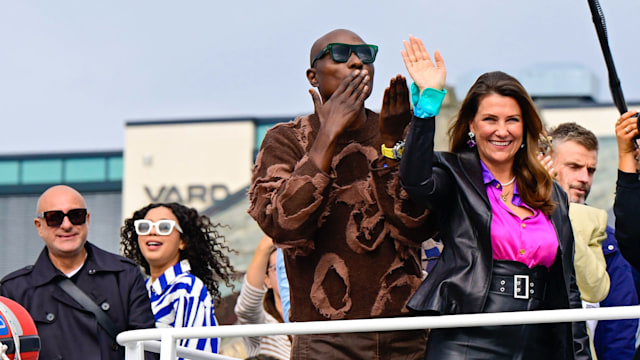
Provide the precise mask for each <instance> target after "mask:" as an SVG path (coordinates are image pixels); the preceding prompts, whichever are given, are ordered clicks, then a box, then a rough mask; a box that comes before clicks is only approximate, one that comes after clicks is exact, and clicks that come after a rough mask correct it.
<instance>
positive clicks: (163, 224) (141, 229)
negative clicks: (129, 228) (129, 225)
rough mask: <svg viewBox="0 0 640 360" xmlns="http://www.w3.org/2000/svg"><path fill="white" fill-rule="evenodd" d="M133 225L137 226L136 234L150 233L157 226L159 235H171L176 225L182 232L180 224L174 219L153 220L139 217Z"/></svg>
mask: <svg viewBox="0 0 640 360" xmlns="http://www.w3.org/2000/svg"><path fill="white" fill-rule="evenodd" d="M133 226H134V227H135V228H136V234H138V235H149V233H150V232H151V229H152V228H153V227H154V226H155V227H156V233H157V234H158V235H169V234H171V232H172V231H173V228H174V227H175V228H176V230H178V231H179V232H182V229H181V228H180V225H178V223H176V222H175V221H173V220H158V221H156V222H153V221H151V220H147V219H139V220H136V221H134V222H133Z"/></svg>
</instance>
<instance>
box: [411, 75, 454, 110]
mask: <svg viewBox="0 0 640 360" xmlns="http://www.w3.org/2000/svg"><path fill="white" fill-rule="evenodd" d="M445 95H447V90H446V89H442V90H437V89H434V88H426V89H424V90H422V93H420V89H419V88H418V85H416V83H411V102H412V103H413V114H414V115H415V116H417V117H419V118H430V117H433V116H436V115H438V114H439V113H440V107H441V106H442V101H444V96H445Z"/></svg>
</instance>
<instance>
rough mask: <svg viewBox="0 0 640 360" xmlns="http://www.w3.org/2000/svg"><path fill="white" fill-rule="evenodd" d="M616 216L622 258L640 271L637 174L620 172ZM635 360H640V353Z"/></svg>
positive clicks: (639, 201)
mask: <svg viewBox="0 0 640 360" xmlns="http://www.w3.org/2000/svg"><path fill="white" fill-rule="evenodd" d="M613 213H614V214H615V216H616V240H617V241H618V244H619V245H620V252H621V253H622V256H624V258H625V259H626V260H627V261H628V262H629V264H631V266H633V267H634V268H635V269H636V270H638V271H640V226H638V224H639V222H638V220H639V219H640V180H639V179H638V174H636V173H625V172H622V171H620V170H618V181H617V183H616V200H615V203H614V204H613ZM634 359H639V360H640V351H636V354H635V356H634Z"/></svg>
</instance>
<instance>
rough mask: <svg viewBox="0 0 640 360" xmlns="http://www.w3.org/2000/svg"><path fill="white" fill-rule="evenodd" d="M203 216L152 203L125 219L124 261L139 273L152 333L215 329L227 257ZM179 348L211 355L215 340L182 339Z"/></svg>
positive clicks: (229, 271)
mask: <svg viewBox="0 0 640 360" xmlns="http://www.w3.org/2000/svg"><path fill="white" fill-rule="evenodd" d="M219 226H220V225H218V224H216V225H214V224H212V223H211V221H210V219H209V218H208V217H207V216H204V215H199V214H198V211H197V210H195V209H192V208H188V207H186V206H184V205H181V204H178V203H153V204H150V205H148V206H146V207H144V208H142V209H140V210H138V211H136V212H134V214H133V216H132V217H131V218H129V219H126V220H125V222H124V226H123V227H122V229H121V239H122V240H121V244H122V247H123V252H124V255H125V256H126V257H128V258H130V259H132V260H133V261H135V262H136V263H137V264H138V265H140V266H141V267H143V268H144V271H145V273H146V274H147V275H149V278H148V279H147V280H146V287H147V291H148V293H149V298H150V299H151V308H152V310H153V314H154V316H155V319H156V326H157V327H159V328H160V327H176V328H181V327H194V326H216V325H217V321H216V318H215V316H214V301H218V300H220V296H221V295H220V283H221V282H224V283H225V284H226V286H228V287H231V288H233V284H232V283H231V281H232V275H233V273H234V269H233V266H232V265H231V264H230V262H229V257H228V256H227V255H226V253H228V252H233V250H231V249H230V248H229V247H228V246H227V245H226V244H225V241H224V236H222V235H221V234H220V233H219V232H218V227H219ZM178 345H179V346H184V347H187V348H191V349H196V350H203V351H207V352H211V353H217V352H218V348H219V340H218V339H216V338H212V339H182V340H181V341H180V342H179V343H178Z"/></svg>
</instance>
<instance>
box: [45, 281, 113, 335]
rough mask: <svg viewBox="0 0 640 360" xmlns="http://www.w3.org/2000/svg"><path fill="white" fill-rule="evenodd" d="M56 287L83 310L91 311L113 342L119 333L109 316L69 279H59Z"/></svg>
mask: <svg viewBox="0 0 640 360" xmlns="http://www.w3.org/2000/svg"><path fill="white" fill-rule="evenodd" d="M58 286H59V287H60V288H61V289H62V290H64V292H66V293H67V294H69V296H71V297H72V298H73V299H74V300H75V301H77V302H78V304H80V305H82V307H83V308H85V309H86V310H89V311H91V312H92V313H93V314H94V315H95V316H96V319H97V320H98V324H100V326H102V328H103V329H105V330H106V331H107V333H108V334H109V336H111V338H112V339H113V340H114V341H115V339H116V336H117V335H118V333H119V332H120V331H118V327H117V326H116V324H114V323H113V321H112V320H111V318H109V315H107V314H106V313H105V312H104V311H102V309H100V308H99V307H98V305H96V303H95V302H93V300H91V298H90V297H89V296H88V295H87V294H85V293H84V291H82V290H81V289H80V288H79V287H78V286H77V285H76V284H74V283H73V281H71V280H70V279H69V278H66V277H65V278H60V280H59V281H58Z"/></svg>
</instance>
